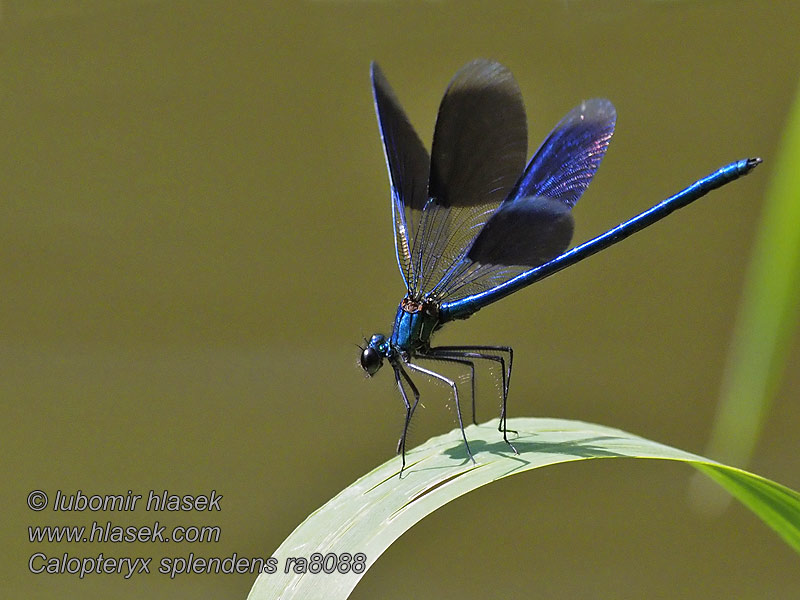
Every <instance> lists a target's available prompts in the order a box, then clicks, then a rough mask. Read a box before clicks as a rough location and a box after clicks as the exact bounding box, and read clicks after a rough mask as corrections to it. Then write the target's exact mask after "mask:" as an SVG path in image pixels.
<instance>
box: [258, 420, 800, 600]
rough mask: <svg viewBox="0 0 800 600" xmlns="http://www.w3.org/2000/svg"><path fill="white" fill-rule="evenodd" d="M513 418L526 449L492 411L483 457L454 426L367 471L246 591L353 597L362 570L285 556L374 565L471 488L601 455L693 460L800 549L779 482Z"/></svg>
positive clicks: (589, 428) (599, 433)
mask: <svg viewBox="0 0 800 600" xmlns="http://www.w3.org/2000/svg"><path fill="white" fill-rule="evenodd" d="M508 425H509V428H511V429H514V430H516V431H518V432H519V435H518V437H515V438H514V440H513V441H514V445H515V447H516V448H517V450H518V451H519V455H515V454H514V453H513V452H511V451H510V449H509V448H508V446H507V445H506V444H505V442H503V440H502V439H501V438H500V436H499V435H498V432H497V420H496V419H495V420H494V421H490V422H488V423H484V424H482V425H477V426H476V425H471V426H470V427H468V428H467V429H466V432H467V437H468V438H469V440H470V447H471V448H472V451H473V453H474V454H475V458H476V460H477V464H473V463H471V462H470V461H469V460H468V459H467V458H466V454H465V452H464V447H463V442H462V440H461V432H460V431H459V430H458V429H455V430H453V431H452V432H450V433H448V434H445V435H442V436H438V437H435V438H431V439H430V440H428V441H427V442H425V443H424V444H423V445H421V446H419V447H417V448H415V449H413V450H411V451H410V452H408V453H407V454H406V461H407V467H406V470H405V471H403V476H402V478H401V477H398V472H399V470H400V459H399V458H394V459H392V460H390V461H388V462H386V463H384V464H383V465H381V466H379V467H377V468H376V469H375V470H373V471H372V472H370V473H368V474H366V475H364V476H363V477H362V478H361V479H359V480H358V481H356V482H355V483H353V484H352V485H351V486H349V487H347V488H346V489H344V490H343V491H342V492H340V493H339V494H338V495H337V496H335V497H334V498H332V499H331V500H330V501H329V502H328V503H327V504H325V505H324V506H322V507H321V508H319V509H318V510H316V511H315V512H313V513H312V514H311V515H310V516H309V517H308V518H307V519H306V520H305V521H303V523H302V524H300V525H299V526H298V527H297V529H295V530H294V531H293V532H292V534H291V535H290V536H289V537H288V538H287V539H286V540H285V541H284V543H283V544H281V546H280V548H278V550H277V551H276V552H275V553H274V554H273V556H274V557H275V558H276V559H277V561H278V562H277V572H276V573H274V574H262V575H260V576H259V577H258V579H257V580H256V582H255V584H254V585H253V588H252V589H251V591H250V595H249V596H248V598H249V599H250V600H264V599H267V598H269V599H272V598H283V599H286V598H304V599H306V598H326V599H336V598H346V597H347V596H348V595H349V594H350V592H351V591H352V590H353V588H354V587H355V586H356V584H357V583H358V581H359V580H360V579H361V577H362V575H363V573H364V572H363V571H362V572H361V573H353V572H347V573H344V574H343V573H339V572H335V573H331V574H327V573H316V574H315V573H311V572H307V573H304V574H303V573H296V572H294V570H293V567H294V566H296V565H295V564H292V563H291V562H287V558H289V557H310V556H311V555H312V554H313V553H321V554H322V555H323V556H324V555H325V554H327V553H332V552H335V553H337V555H341V553H344V552H347V553H350V554H353V555H354V554H356V553H359V552H360V553H363V554H364V555H365V556H366V559H367V560H366V564H365V566H366V568H369V567H370V566H371V565H372V564H373V563H374V562H375V560H377V558H378V557H379V556H380V555H381V554H382V553H383V551H384V550H386V549H387V548H388V547H389V545H391V544H392V542H394V541H395V540H396V539H397V538H399V537H400V536H401V535H402V534H403V533H404V532H406V531H407V530H408V529H409V528H411V526H412V525H414V524H415V523H416V522H417V521H419V520H421V519H422V518H423V517H425V516H426V515H428V514H430V513H432V512H433V511H434V510H436V509H437V508H439V507H441V506H443V505H445V504H447V503H448V502H450V501H451V500H453V499H455V498H457V497H459V496H461V495H463V494H466V493H467V492H470V491H472V490H474V489H476V488H479V487H481V486H483V485H486V484H487V483H491V482H492V481H496V480H498V479H502V478H503V477H508V476H509V475H514V474H517V473H522V472H524V471H528V470H530V469H535V468H537V467H544V466H547V465H554V464H558V463H563V462H571V461H576V460H586V459H594V458H651V459H667V460H679V461H684V462H687V463H689V464H691V465H692V466H695V467H697V468H698V469H700V470H701V471H702V472H703V473H705V474H706V475H708V476H709V477H711V478H712V479H713V480H714V481H716V482H717V483H719V484H720V485H722V486H723V487H724V488H725V489H726V490H728V491H729V492H730V493H731V494H733V495H734V496H735V497H736V498H738V499H739V500H740V501H741V502H742V503H743V504H744V505H745V506H747V507H748V508H750V509H751V510H752V511H753V512H754V513H756V514H757V515H758V516H759V517H760V518H761V519H762V520H763V521H764V522H765V523H766V524H767V525H769V526H770V527H772V528H773V529H774V530H775V531H776V532H778V534H779V535H780V536H781V537H783V539H784V540H786V542H787V543H788V544H789V545H791V546H792V547H793V548H794V549H795V550H796V551H798V552H800V494H798V493H797V492H795V491H793V490H791V489H789V488H786V487H784V486H782V485H780V484H777V483H774V482H772V481H770V480H768V479H764V478H762V477H759V476H758V475H753V474H751V473H748V472H746V471H742V470H741V469H736V468H733V467H728V466H726V465H723V464H721V463H717V462H714V461H712V460H709V459H706V458H703V457H701V456H697V455H696V454H691V453H688V452H684V451H682V450H678V449H676V448H671V447H669V446H665V445H663V444H659V443H657V442H652V441H650V440H646V439H644V438H641V437H638V436H635V435H632V434H629V433H626V432H624V431H620V430H618V429H612V428H609V427H603V426H601V425H593V424H590V423H582V422H580V421H567V420H562V419H530V418H519V419H509V422H508ZM319 564H321V563H319ZM331 564H333V562H331V563H329V565H328V566H330V565H331ZM287 565H288V566H289V569H288V570H289V571H290V572H289V573H286V572H285V569H286V567H287ZM366 568H365V569H364V571H365V570H366Z"/></svg>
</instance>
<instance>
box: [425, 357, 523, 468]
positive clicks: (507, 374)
mask: <svg viewBox="0 0 800 600" xmlns="http://www.w3.org/2000/svg"><path fill="white" fill-rule="evenodd" d="M486 350H488V351H491V352H506V353H508V368H507V369H506V364H505V360H504V359H503V357H502V356H497V355H494V354H486V353H485V352H481V351H486ZM426 357H428V358H444V357H450V358H462V359H466V358H474V359H478V360H491V361H494V362H498V363H500V369H501V374H502V392H503V402H502V405H501V408H500V420H499V423H498V425H497V430H498V431H501V432H502V433H503V440H504V441H505V442H506V443H507V444H508V445H509V446H510V447H511V449H512V450H513V451H514V453H515V454H519V452H517V449H516V448H515V447H514V444H512V443H511V442H510V441H509V439H508V431H509V429H508V427H507V418H508V411H507V403H508V388H509V385H510V384H511V368H512V366H513V362H514V350H513V349H512V348H511V347H510V346H437V347H436V348H431V349H430V350H429V351H428V354H426ZM472 385H473V402H474V397H475V396H474V394H475V392H474V388H475V382H474V371H473V382H472ZM472 414H473V421H474V418H475V409H474V405H473V412H472ZM512 433H516V432H515V431H513V430H512Z"/></svg>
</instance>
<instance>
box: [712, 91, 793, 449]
mask: <svg viewBox="0 0 800 600" xmlns="http://www.w3.org/2000/svg"><path fill="white" fill-rule="evenodd" d="M768 168H771V169H772V177H771V179H770V184H769V187H768V189H767V192H766V202H765V205H764V213H763V215H762V217H761V225H760V227H759V231H758V235H757V238H756V241H755V245H754V248H753V255H752V258H751V261H750V265H749V267H748V271H747V277H746V281H745V288H744V291H743V292H742V303H741V306H740V309H739V315H738V317H737V320H736V328H735V330H734V334H733V340H732V342H731V349H730V352H729V354H728V362H727V365H726V367H725V374H724V376H723V381H722V391H721V395H720V403H719V406H718V409H717V417H716V419H715V424H714V430H713V432H712V434H711V441H710V442H709V446H708V448H707V449H706V452H707V453H708V454H709V455H710V456H714V457H716V458H718V459H719V460H723V461H725V462H731V463H734V464H740V465H746V464H747V463H748V462H749V460H750V456H751V454H752V452H753V448H754V447H755V444H756V442H757V441H758V436H759V434H760V432H761V429H762V427H763V423H764V419H765V417H766V415H767V413H768V412H769V407H770V404H771V403H772V400H773V397H774V396H775V393H776V390H777V388H778V385H779V383H780V380H781V377H782V375H783V370H784V366H785V363H786V356H787V353H788V348H789V343H790V342H791V340H792V337H793V335H794V332H795V329H796V327H797V319H798V314H800V313H798V310H797V306H798V303H800V202H799V201H798V199H800V89H798V91H797V94H796V95H795V100H794V106H793V107H792V109H791V111H790V113H789V116H788V120H787V123H786V127H785V129H784V133H783V139H782V141H781V149H780V152H779V154H778V157H777V161H776V162H775V164H774V165H772V166H771V167H768Z"/></svg>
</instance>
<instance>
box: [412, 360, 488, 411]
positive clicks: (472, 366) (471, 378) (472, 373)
mask: <svg viewBox="0 0 800 600" xmlns="http://www.w3.org/2000/svg"><path fill="white" fill-rule="evenodd" d="M418 358H424V359H426V360H438V361H442V362H454V363H458V364H461V365H466V366H467V367H469V383H470V388H471V390H472V423H473V424H475V425H477V424H478V422H477V421H476V419H475V363H474V362H472V361H471V360H467V358H472V357H468V356H466V355H464V354H458V353H455V352H453V353H447V352H443V353H442V354H436V353H434V352H428V353H427V354H421V355H419V356H418Z"/></svg>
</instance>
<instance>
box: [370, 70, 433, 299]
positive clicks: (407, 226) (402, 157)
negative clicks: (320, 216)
mask: <svg viewBox="0 0 800 600" xmlns="http://www.w3.org/2000/svg"><path fill="white" fill-rule="evenodd" d="M371 73H372V93H373V96H374V99H375V112H376V113H377V116H378V127H379V128H380V130H381V139H382V140H383V150H384V153H385V155H386V165H387V167H388V169H389V180H390V184H391V190H392V220H393V222H394V243H395V249H396V251H397V264H398V266H399V267H400V272H401V273H402V275H403V279H404V280H405V282H406V287H408V286H409V284H410V282H411V281H413V280H414V278H415V277H414V272H413V269H412V264H411V242H412V241H413V237H412V232H413V231H414V230H415V229H416V226H417V225H416V223H415V222H414V220H413V219H414V217H415V216H417V220H418V215H419V214H420V213H421V211H422V208H423V207H424V206H425V203H426V202H427V200H428V178H429V172H430V163H431V161H430V157H429V156H428V151H427V150H425V147H424V146H423V145H422V142H421V141H420V139H419V137H418V136H417V134H416V132H415V131H414V128H413V127H412V126H411V123H410V122H409V120H408V117H406V114H405V113H404V112H403V109H402V107H401V106H400V103H399V102H398V100H397V97H396V96H395V95H394V92H393V91H392V88H391V87H390V86H389V82H388V81H387V80H386V77H384V75H383V72H382V71H381V69H380V67H379V66H378V64H377V63H374V62H373V63H372V69H371Z"/></svg>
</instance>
